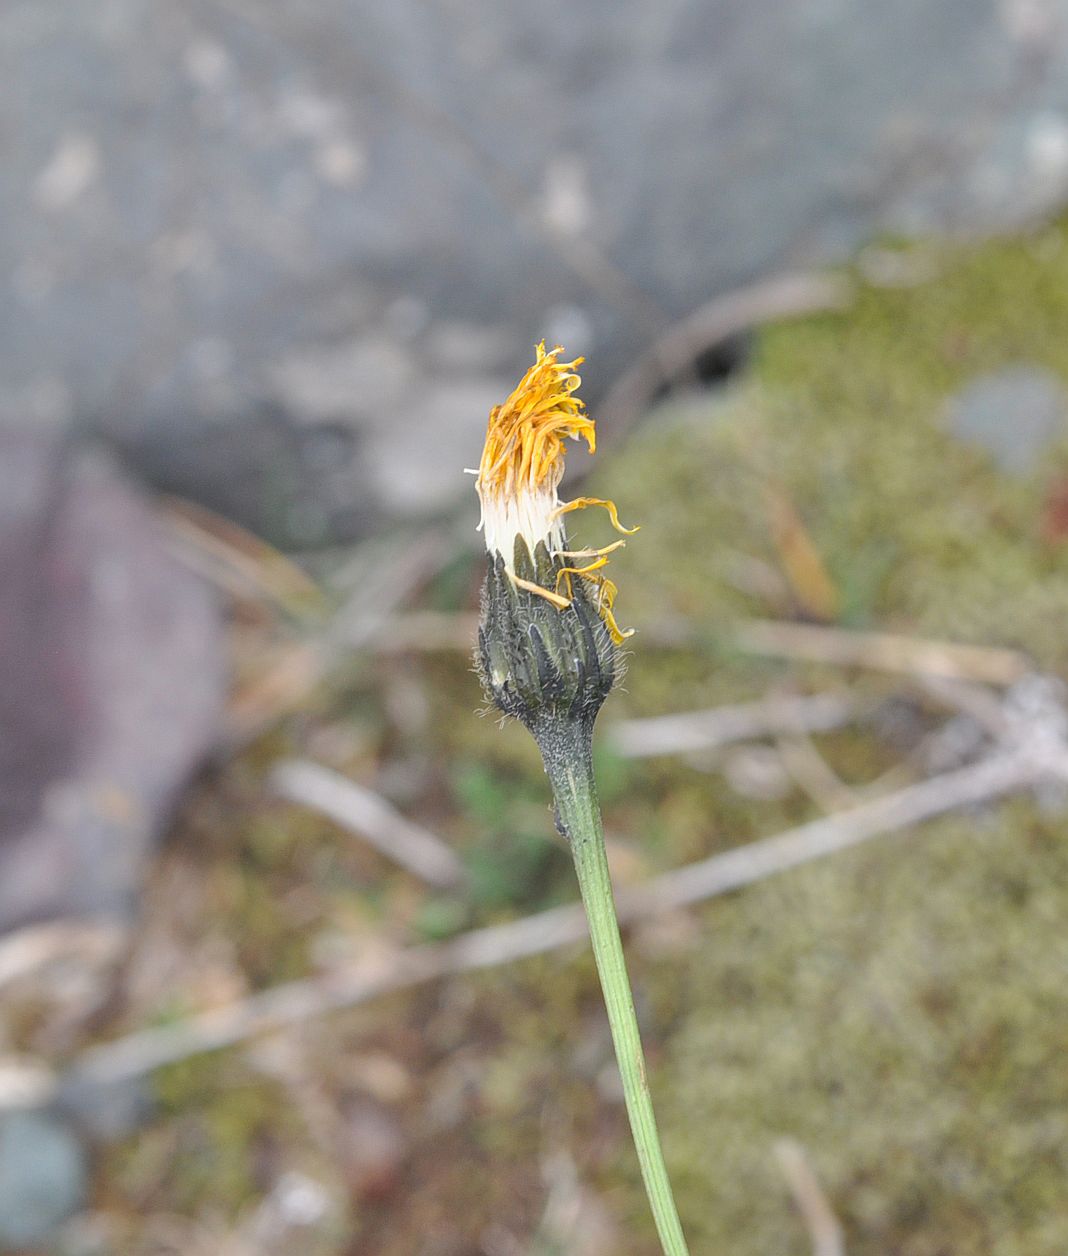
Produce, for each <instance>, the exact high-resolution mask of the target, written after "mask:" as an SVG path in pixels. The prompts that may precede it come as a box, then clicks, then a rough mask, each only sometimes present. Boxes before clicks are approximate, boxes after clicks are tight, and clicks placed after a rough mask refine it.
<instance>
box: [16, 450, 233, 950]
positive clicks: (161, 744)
mask: <svg viewBox="0 0 1068 1256" xmlns="http://www.w3.org/2000/svg"><path fill="white" fill-rule="evenodd" d="M221 636H222V634H221V624H220V619H219V615H218V611H217V608H216V606H215V603H214V600H213V598H212V597H211V595H210V593H209V591H208V590H207V588H206V587H205V586H204V585H203V584H202V583H201V581H200V580H199V579H197V578H196V577H194V576H193V575H192V574H191V573H189V572H188V571H187V570H186V569H185V568H184V567H182V566H181V565H180V564H179V563H178V561H177V560H176V559H175V558H173V557H172V556H171V554H170V553H169V551H168V550H167V548H166V546H165V542H164V539H163V537H162V535H161V533H160V532H159V530H158V529H157V526H156V522H155V519H154V517H153V515H152V513H151V512H150V511H149V509H148V506H147V505H146V503H145V502H144V501H143V500H142V499H141V497H140V496H139V495H138V494H137V493H136V492H134V490H133V489H132V488H131V487H130V486H129V485H128V484H127V483H126V481H125V480H124V479H123V478H122V477H121V476H120V475H119V474H118V473H117V471H116V470H115V468H114V467H113V466H111V465H110V463H109V462H108V461H107V460H105V459H103V458H102V457H100V456H90V455H85V454H80V455H75V454H73V453H72V452H70V451H69V449H68V448H67V447H66V446H65V445H63V444H59V443H56V442H55V441H51V440H49V439H47V438H42V437H40V436H39V435H33V434H30V433H27V432H25V431H20V430H16V429H0V933H2V932H3V931H4V930H5V929H9V928H11V927H13V926H16V925H19V924H23V923H26V922H28V921H33V920H40V919H44V918H48V917H52V916H60V915H67V914H76V915H114V914H120V915H121V914H122V912H123V911H124V910H125V909H126V908H127V907H128V906H129V905H130V903H131V901H132V897H133V894H134V892H135V890H136V887H137V885H138V883H139V880H140V875H141V866H142V861H143V859H144V856H145V853H146V850H147V849H148V847H149V844H150V842H151V840H152V838H153V837H154V836H155V835H157V834H158V833H159V831H160V829H161V826H162V823H163V821H164V819H165V817H166V815H167V812H168V809H169V807H170V805H171V803H172V802H173V800H174V797H175V794H176V792H177V791H178V789H179V788H180V787H181V786H182V785H183V784H184V783H185V782H186V781H187V779H188V777H189V775H190V773H191V772H192V770H193V768H194V767H195V766H196V764H197V763H198V762H199V761H200V759H201V758H202V757H203V756H204V754H205V753H206V751H207V749H208V747H209V746H210V745H211V744H212V741H213V738H214V736H215V734H216V728H217V721H218V718H219V715H220V712H221V703H222V696H223V686H224V678H223V655H222V642H221Z"/></svg>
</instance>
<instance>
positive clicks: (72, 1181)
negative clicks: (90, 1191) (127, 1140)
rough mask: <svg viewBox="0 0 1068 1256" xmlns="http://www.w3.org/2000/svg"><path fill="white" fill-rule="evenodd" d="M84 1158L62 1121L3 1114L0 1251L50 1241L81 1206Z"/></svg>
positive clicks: (34, 1114) (32, 1114)
mask: <svg viewBox="0 0 1068 1256" xmlns="http://www.w3.org/2000/svg"><path fill="white" fill-rule="evenodd" d="M85 1184H86V1161H85V1153H84V1151H83V1149H82V1147H81V1146H80V1144H79V1143H78V1141H77V1139H76V1138H75V1137H74V1136H73V1135H72V1134H71V1132H70V1131H69V1130H68V1129H67V1127H66V1126H65V1125H64V1124H62V1122H60V1121H57V1120H55V1119H54V1118H52V1117H49V1116H46V1115H44V1114H43V1113H39V1112H6V1113H4V1114H3V1115H0V1251H12V1252H13V1251H25V1250H26V1248H27V1247H30V1246H36V1244H38V1243H40V1242H42V1241H43V1240H45V1239H47V1238H48V1237H49V1236H50V1235H51V1234H52V1232H53V1231H54V1229H55V1227H56V1226H57V1225H58V1224H59V1223H60V1222H62V1221H65V1220H66V1219H67V1217H69V1216H70V1215H71V1213H73V1212H74V1211H75V1210H76V1209H77V1208H78V1207H79V1206H80V1204H81V1202H82V1197H83V1195H84V1193H85Z"/></svg>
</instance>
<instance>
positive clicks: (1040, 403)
mask: <svg viewBox="0 0 1068 1256" xmlns="http://www.w3.org/2000/svg"><path fill="white" fill-rule="evenodd" d="M948 415H949V427H950V430H951V431H952V432H953V434H954V435H955V436H957V437H958V438H959V439H960V440H962V441H966V442H967V443H969V444H972V445H977V446H979V447H980V448H981V449H984V450H985V451H986V452H987V453H989V454H990V455H991V457H992V458H993V459H994V461H995V462H996V463H997V464H998V466H999V467H1000V468H1001V469H1002V470H1003V471H1008V472H1010V473H1012V474H1016V475H1026V474H1028V473H1029V472H1031V471H1034V470H1035V469H1036V468H1037V467H1038V466H1039V464H1040V463H1041V461H1042V459H1043V457H1044V455H1045V454H1046V453H1047V451H1048V450H1049V448H1050V446H1051V445H1052V444H1053V442H1054V441H1055V440H1056V439H1057V438H1058V437H1059V436H1060V435H1062V434H1063V432H1064V430H1065V424H1066V421H1068V393H1066V392H1065V388H1064V385H1063V384H1062V383H1061V381H1060V379H1059V378H1058V377H1057V376H1056V375H1054V374H1053V373H1052V372H1051V371H1047V370H1045V369H1044V368H1043V367H1038V366H1023V365H1021V366H1010V367H1006V368H1005V369H1004V370H1000V371H992V372H991V373H990V374H988V375H981V376H979V377H978V378H977V379H974V380H972V381H971V383H969V384H968V385H967V386H966V387H965V388H963V389H962V390H961V391H960V392H959V393H958V394H957V395H956V396H955V397H954V398H953V399H952V401H951V402H950V404H949V408H948Z"/></svg>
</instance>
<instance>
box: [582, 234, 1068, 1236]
mask: <svg viewBox="0 0 1068 1256" xmlns="http://www.w3.org/2000/svg"><path fill="white" fill-rule="evenodd" d="M1018 361H1025V362H1028V363H1037V364H1040V365H1043V366H1046V367H1048V368H1049V369H1051V370H1053V371H1055V372H1057V373H1058V374H1059V375H1061V376H1062V377H1063V378H1064V379H1066V380H1068V247H1066V245H1065V233H1064V230H1063V228H1061V227H1059V226H1058V227H1054V228H1051V229H1050V230H1049V231H1047V232H1045V233H1043V235H1042V236H1041V237H1040V238H1039V239H1037V240H1030V241H1024V242H1018V243H997V244H990V245H986V246H984V247H982V248H980V249H976V250H974V251H970V252H966V253H963V254H961V255H959V256H957V257H955V258H953V259H951V260H949V261H947V262H945V264H944V268H943V270H942V272H941V273H940V274H939V275H938V276H937V277H936V278H933V279H932V280H931V281H930V282H927V283H924V284H921V285H919V286H917V287H914V288H910V289H895V290H879V289H875V288H871V287H864V286H861V287H860V289H859V292H858V299H857V301H856V304H855V305H854V306H853V307H852V308H851V309H849V310H848V311H846V312H844V313H841V314H833V315H825V316H819V317H814V318H809V319H804V320H799V321H797V322H793V323H789V324H784V325H781V326H778V327H774V328H771V329H768V330H767V331H765V332H763V333H762V334H761V335H760V337H759V338H758V341H757V345H756V352H755V357H754V361H753V365H752V370H751V372H750V374H748V375H747V376H746V377H745V378H744V379H743V380H742V381H741V383H739V384H738V385H736V386H734V387H732V388H731V389H730V390H729V391H728V393H727V394H726V395H725V396H724V397H723V398H721V399H720V400H719V401H717V402H715V403H709V404H707V405H705V406H703V407H702V406H695V405H693V404H687V405H676V406H667V407H665V408H664V410H663V411H662V412H661V413H660V414H658V415H657V416H654V418H653V420H652V421H651V422H650V423H649V425H648V426H647V427H646V429H645V431H644V432H643V434H642V435H641V436H639V437H638V438H637V439H636V440H635V441H634V442H632V444H631V445H630V446H629V447H628V448H627V449H626V450H625V451H622V452H621V453H620V454H619V455H618V456H617V457H616V458H615V459H614V460H613V464H612V465H611V466H608V467H603V468H601V471H600V473H599V479H598V483H597V486H596V487H595V488H594V489H593V490H592V491H594V492H596V491H598V490H600V491H602V492H606V491H607V486H608V485H609V484H610V485H611V492H612V495H613V497H615V499H616V500H617V501H619V502H621V503H624V504H625V507H626V510H627V512H629V514H631V515H632V516H635V517H636V518H638V519H639V520H640V521H641V522H642V523H643V530H642V533H641V535H640V536H639V537H638V538H636V540H635V542H634V543H633V544H632V545H631V546H629V547H628V549H627V550H626V551H625V553H624V554H622V555H621V556H620V558H619V561H618V570H619V572H620V575H621V579H620V584H621V589H622V593H621V597H620V609H621V612H622V614H623V616H624V618H625V619H626V620H627V622H630V623H635V624H637V626H638V627H639V629H640V628H641V627H642V626H643V624H646V625H653V624H655V623H656V622H657V621H658V620H661V619H663V618H664V617H670V616H671V615H677V616H680V617H684V618H685V620H686V621H687V622H696V623H698V624H701V623H703V624H705V625H707V627H708V630H709V633H710V636H711V638H712V640H713V642H715V640H716V638H717V637H718V638H719V639H720V640H726V639H727V638H728V637H729V629H730V624H731V623H732V621H734V620H736V619H737V618H738V617H744V616H747V615H767V614H777V613H780V608H779V607H778V606H776V605H775V604H774V602H772V601H769V600H768V598H767V597H764V596H760V595H757V594H755V593H753V592H751V591H743V590H742V589H741V588H740V587H739V585H740V583H741V584H744V582H740V581H739V580H738V572H739V567H740V564H742V563H744V562H751V561H753V560H756V561H758V562H760V563H763V564H767V566H768V567H769V568H771V569H775V568H776V567H777V555H776V551H775V548H774V546H773V544H772V542H771V540H770V539H769V525H768V517H767V507H766V505H765V501H766V489H767V486H768V485H769V484H772V485H781V486H782V487H784V488H785V489H786V491H787V493H788V495H789V497H790V498H791V500H792V501H793V502H794V504H795V505H796V507H797V509H798V510H799V512H800V514H801V516H802V518H803V519H804V521H805V525H806V527H807V529H808V530H809V532H810V534H811V537H812V539H813V542H814V543H815V545H816V547H817V549H818V551H819V552H820V554H821V556H822V557H823V559H824V561H825V563H826V565H827V568H828V570H829V572H830V574H831V576H832V579H833V581H834V583H835V585H836V587H837V589H838V591H839V594H840V597H841V604H842V607H843V614H842V619H843V621H844V622H846V623H852V624H855V625H858V626H871V627H878V628H890V629H896V630H900V631H904V632H910V633H914V634H917V635H921V636H944V637H947V638H951V639H956V640H962V641H976V642H981V643H984V644H997V643H1006V644H1012V645H1019V646H1022V647H1023V648H1025V649H1026V650H1028V651H1029V652H1031V653H1032V654H1033V656H1034V657H1035V658H1036V659H1037V660H1038V662H1039V664H1040V666H1042V667H1045V668H1048V669H1050V670H1056V671H1064V670H1066V669H1068V632H1066V631H1065V624H1066V614H1065V612H1066V610H1068V563H1066V562H1065V556H1064V553H1063V550H1061V549H1059V548H1056V547H1054V546H1051V545H1050V544H1048V543H1046V542H1045V541H1044V540H1043V539H1042V522H1043V520H1042V514H1043V503H1044V501H1045V498H1046V494H1047V491H1048V489H1049V487H1050V485H1051V484H1053V483H1055V482H1057V481H1058V480H1059V479H1062V478H1063V477H1064V476H1065V474H1066V472H1068V428H1066V436H1065V438H1064V439H1062V440H1061V441H1060V442H1059V443H1058V444H1057V445H1056V446H1055V447H1054V449H1052V450H1051V451H1050V453H1049V456H1048V457H1046V458H1045V459H1044V460H1043V462H1042V465H1041V467H1040V468H1039V469H1038V470H1036V472H1035V473H1034V474H1033V475H1030V476H1027V477H1019V478H1016V477H1010V476H1007V475H1004V474H1002V473H1000V472H999V470H998V469H997V468H996V467H995V466H994V465H993V463H992V462H991V461H990V460H989V459H988V458H986V457H985V456H984V455H983V454H982V453H981V452H980V451H977V450H975V449H974V448H971V447H968V446H966V445H964V444H962V443H961V442H959V441H958V440H956V439H955V438H954V437H953V436H952V435H951V434H950V433H949V432H948V430H947V428H946V424H945V413H946V405H947V401H948V399H949V397H950V396H951V395H952V394H953V392H954V391H955V390H956V389H957V388H959V387H960V386H961V385H962V384H964V383H965V382H966V381H967V380H968V379H969V378H971V377H972V376H974V375H976V374H979V373H982V372H985V371H989V370H991V369H994V368H996V367H998V366H999V365H1003V364H1008V363H1012V362H1018ZM1006 422H1011V416H1007V418H1006ZM665 555H671V556H672V557H671V559H670V560H669V561H665ZM635 650H636V653H637V654H638V656H639V657H638V659H637V660H636V662H635V664H634V665H633V666H632V668H631V672H630V676H629V679H628V689H629V692H628V694H626V695H624V696H623V698H621V699H620V700H618V705H617V710H618V708H619V707H629V708H630V710H632V711H635V712H641V713H644V714H652V713H655V712H657V711H661V710H666V709H679V708H685V707H693V706H703V705H713V704H716V703H719V702H726V701H732V700H738V699H740V698H745V697H753V696H756V695H757V694H759V693H761V692H764V691H765V690H766V689H767V688H768V686H769V684H770V683H771V681H772V679H773V678H774V676H775V674H776V672H777V671H779V668H778V665H775V664H769V663H767V662H763V663H760V662H757V661H754V660H752V659H746V658H741V657H738V656H737V655H735V656H733V657H731V656H730V655H729V654H728V653H727V652H726V651H725V650H724V649H720V650H719V651H717V650H716V649H715V648H714V646H713V648H712V649H711V650H706V651H704V652H695V651H689V652H683V651H679V652H676V653H674V654H672V655H670V656H665V655H662V654H658V653H657V652H656V651H655V650H654V649H648V648H647V649H644V650H643V649H642V646H641V637H640V636H639V637H637V638H636V640H635ZM791 672H792V674H793V675H794V676H795V677H796V676H798V675H801V676H804V675H805V673H806V669H804V668H801V669H798V668H796V667H794V668H792V669H791ZM807 672H808V678H809V680H810V681H812V680H813V679H814V677H815V673H814V671H813V669H807ZM880 683H883V682H880ZM824 746H825V749H826V750H827V752H828V757H829V758H830V759H831V760H832V762H834V763H835V766H836V767H837V768H838V770H839V771H840V772H841V774H842V775H843V776H844V777H845V778H846V779H848V780H851V781H856V782H857V783H862V782H863V781H864V780H870V779H872V777H873V776H875V775H877V774H878V772H880V771H882V770H883V769H884V768H885V767H887V766H888V760H887V758H886V748H885V747H880V746H879V745H877V744H873V743H872V741H871V739H870V738H865V737H863V736H861V735H859V734H849V733H842V734H836V735H835V736H834V737H833V738H828V739H825V743H824ZM695 776H696V774H694V773H687V771H686V770H685V769H684V768H681V767H680V766H679V765H678V764H664V765H650V766H649V767H648V768H647V769H645V770H644V771H643V774H642V777H641V779H640V781H639V782H638V783H639V784H640V785H641V786H642V788H641V789H640V791H639V798H638V800H636V801H634V802H633V803H632V809H631V818H632V819H637V820H638V821H639V824H638V826H637V827H636V830H635V831H636V832H639V833H641V834H642V836H643V838H644V836H645V835H646V834H653V835H655V836H654V838H653V843H654V845H655V846H656V847H657V848H659V849H661V850H662V851H663V852H664V854H663V857H664V858H665V860H669V859H671V858H672V854H671V852H672V851H674V857H675V858H682V857H687V858H689V857H692V856H693V855H694V853H695V847H702V846H703V847H705V848H708V847H714V846H715V845H718V844H722V843H724V842H726V843H728V844H729V843H730V842H732V841H736V840H739V839H742V838H750V837H755V836H758V835H761V834H766V833H769V832H773V831H775V829H776V828H779V827H782V826H783V825H784V824H785V823H787V822H790V819H791V816H792V817H793V818H794V819H796V818H797V817H798V803H797V801H796V799H794V800H792V801H787V802H784V803H783V804H775V805H773V804H761V805H759V806H754V805H753V804H752V803H749V802H743V801H741V800H737V799H732V798H731V797H730V796H729V795H727V792H726V791H725V790H724V788H723V787H722V784H721V782H720V780H719V779H718V778H711V779H708V778H706V779H704V780H695V779H694V778H695ZM1057 827H1058V826H1057V825H1056V824H1054V823H1052V822H1050V821H1048V820H1043V819H1042V818H1041V816H1040V815H1039V814H1038V813H1037V812H1036V810H1035V808H1034V806H1033V805H1031V804H1030V803H1028V802H1027V801H1026V800H1021V801H1017V802H1016V803H1013V804H1010V805H1004V806H1001V807H998V808H992V809H991V810H990V811H989V812H984V813H983V814H981V815H979V816H978V817H973V818H971V819H961V818H957V819H948V820H945V821H943V822H941V823H940V824H938V825H931V826H927V828H926V829H925V830H924V832H923V833H922V835H921V834H914V835H910V836H899V837H892V838H887V839H884V840H882V841H879V842H876V843H873V844H872V845H871V846H870V847H868V848H865V849H863V850H860V851H857V852H854V853H852V854H849V855H844V856H838V857H836V858H835V859H834V860H832V861H829V862H826V863H823V864H820V865H818V866H815V867H812V868H809V869H807V870H804V871H802V872H798V873H792V874H790V875H789V876H787V877H783V878H781V879H778V880H775V881H771V882H768V883H766V884H763V885H760V886H757V887H754V888H752V889H750V890H747V891H746V892H744V893H743V894H739V895H736V896H733V897H731V898H730V899H728V900H723V901H720V902H717V903H715V904H711V905H709V906H708V907H706V908H704V909H702V911H701V921H702V943H701V945H700V947H699V948H698V950H697V951H696V952H695V953H694V955H693V956H692V958H691V959H689V960H688V961H687V962H685V963H684V964H683V965H682V967H681V969H678V970H672V971H670V972H667V971H665V970H664V969H663V968H660V967H658V968H657V970H656V971H654V972H648V973H646V974H645V977H646V979H647V980H649V981H650V982H655V983H666V984H667V985H668V986H669V987H672V988H674V989H675V990H676V992H677V994H678V996H679V1003H680V1006H681V1008H682V1012H681V1018H680V1021H679V1024H678V1026H677V1028H676V1030H675V1032H674V1033H673V1034H672V1035H671V1037H670V1039H669V1040H668V1041H667V1046H666V1054H665V1055H664V1056H663V1057H662V1059H661V1062H660V1065H659V1067H658V1068H656V1069H655V1070H654V1077H653V1087H654V1093H655V1094H656V1095H657V1096H658V1097H659V1107H660V1113H661V1124H662V1128H663V1131H664V1137H665V1144H666V1148H667V1153H668V1158H669V1160H670V1162H671V1168H672V1171H673V1175H674V1176H675V1177H676V1179H677V1182H678V1186H679V1196H680V1206H681V1208H682V1210H683V1213H684V1217H685V1219H686V1221H687V1225H688V1228H689V1230H690V1233H691V1235H692V1238H693V1244H694V1247H695V1249H697V1250H709V1251H731V1252H733V1253H735V1254H736V1256H746V1254H748V1253H752V1256H758V1254H761V1256H762V1254H763V1253H766V1252H769V1251H776V1252H783V1253H798V1254H799V1256H800V1253H802V1252H805V1251H806V1250H808V1247H807V1240H806V1238H805V1236H804V1232H803V1229H802V1227H801V1225H800V1223H799V1221H798V1220H797V1218H796V1216H795V1214H794V1212H793V1210H792V1207H791V1205H790V1202H789V1200H788V1197H787V1194H786V1191H785V1187H784V1183H783V1179H782V1175H781V1172H780V1170H779V1169H778V1168H777V1165H776V1162H775V1160H774V1157H773V1154H772V1147H773V1144H774V1141H775V1139H776V1138H779V1137H781V1136H783V1135H790V1136H793V1137H796V1138H798V1139H800V1140H801V1141H802V1142H803V1143H804V1144H805V1146H806V1147H807V1149H808V1151H809V1153H810V1156H811V1159H812V1162H813V1165H814V1167H815V1168H816V1170H817V1172H818V1174H819V1176H820V1178H821V1180H822V1181H823V1183H824V1185H825V1187H826V1188H827V1190H828V1192H829V1194H830V1196H831V1199H832V1201H833V1204H834V1206H835V1208H836V1210H837V1211H838V1213H839V1215H840V1216H841V1218H842V1220H843V1222H844V1224H845V1226H846V1230H847V1234H848V1247H849V1250H850V1252H851V1253H855V1254H857V1256H865V1253H870V1254H871V1256H876V1254H878V1256H885V1254H886V1253H891V1252H892V1253H895V1254H898V1256H937V1254H938V1253H944V1252H950V1251H951V1252H953V1253H954V1256H973V1254H974V1256H980V1253H984V1254H985V1253H992V1254H993V1256H1025V1254H1026V1256H1046V1254H1048V1256H1054V1253H1059V1252H1062V1251H1064V1250H1065V1248H1066V1246H1068V1220H1066V1219H1065V1215H1064V1212H1063V1208H1061V1207H1060V1206H1059V1204H1058V1199H1059V1198H1063V1183H1064V1180H1065V1174H1066V1170H1068V1118H1066V1117H1065V1111H1066V1110H1068V1109H1066V1105H1068V1073H1066V1072H1065V1070H1064V1069H1063V1067H1062V1066H1061V1063H1060V1060H1061V1056H1062V1054H1063V1049H1064V1046H1065V1044H1066V1041H1068V996H1066V994H1065V993H1064V983H1063V980H1062V977H1063V972H1064V966H1065V963H1066V961H1068V944H1066V942H1065V934H1064V929H1063V920H1064V919H1065V917H1066V916H1068V888H1066V887H1068V875H1066V874H1068V864H1066V859H1068V856H1066V854H1065V848H1064V845H1063V841H1061V840H1058V838H1057ZM725 831H726V832H725ZM696 834H699V835H700V837H699V839H698V840H696V841H695V835H696ZM620 1163H621V1164H623V1165H625V1166H626V1167H627V1169H628V1170H629V1169H630V1161H629V1158H628V1157H626V1156H623V1157H622V1159H621V1161H620ZM631 1179H632V1182H634V1193H633V1195H632V1197H631V1199H632V1212H633V1219H634V1222H635V1225H636V1226H638V1227H644V1232H645V1233H648V1226H647V1222H646V1218H645V1214H644V1209H643V1206H642V1203H641V1196H640V1194H639V1192H638V1189H637V1183H636V1175H634V1174H633V1173H631Z"/></svg>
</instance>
